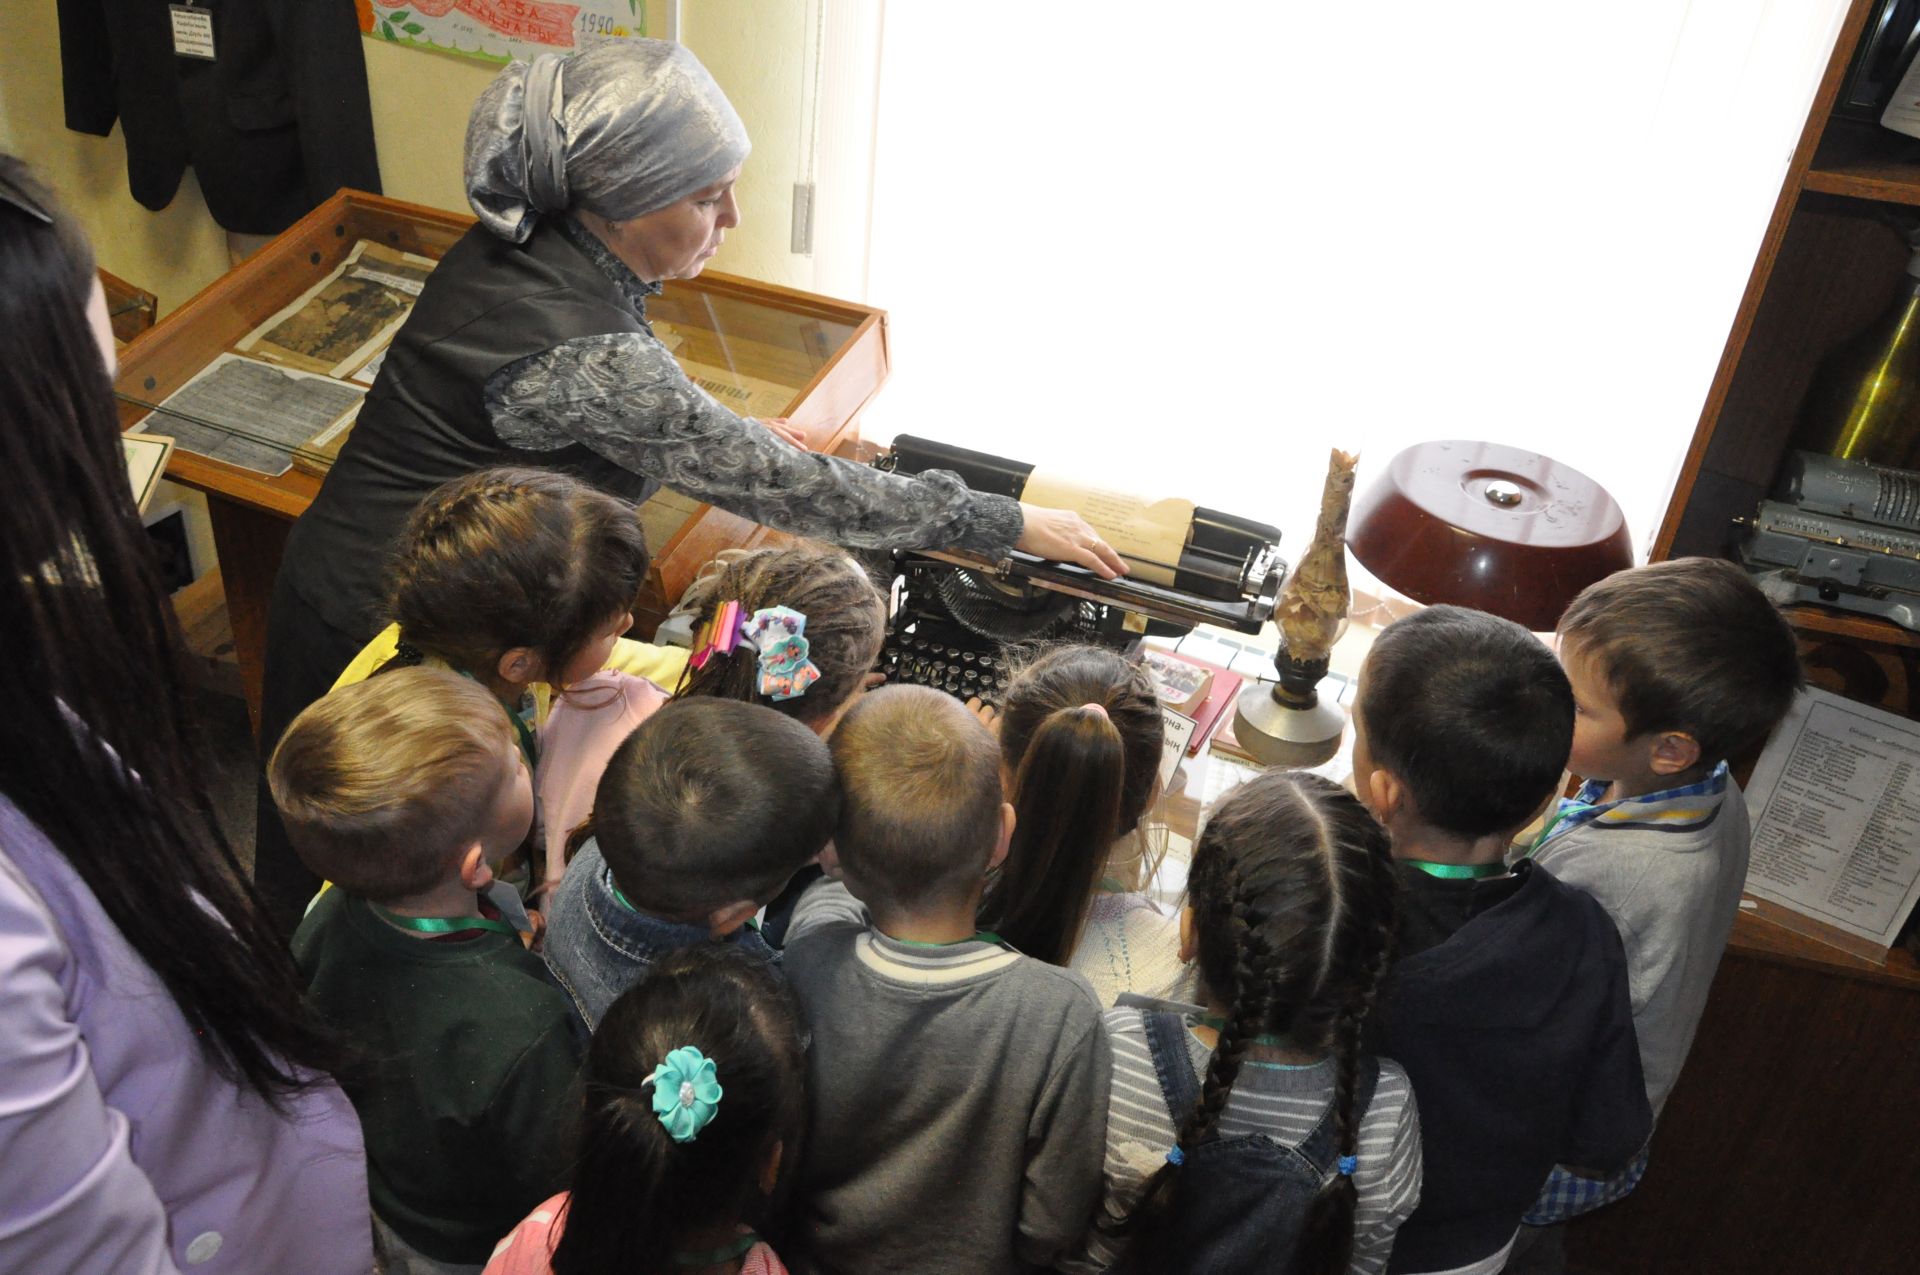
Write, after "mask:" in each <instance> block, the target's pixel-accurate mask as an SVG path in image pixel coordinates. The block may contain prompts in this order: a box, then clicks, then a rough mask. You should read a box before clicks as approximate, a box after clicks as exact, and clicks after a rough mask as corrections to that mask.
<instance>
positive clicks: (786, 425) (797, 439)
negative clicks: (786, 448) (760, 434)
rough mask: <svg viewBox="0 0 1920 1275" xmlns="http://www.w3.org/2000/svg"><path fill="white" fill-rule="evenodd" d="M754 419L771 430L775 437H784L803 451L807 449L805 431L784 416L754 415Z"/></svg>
mask: <svg viewBox="0 0 1920 1275" xmlns="http://www.w3.org/2000/svg"><path fill="white" fill-rule="evenodd" d="M754 419H755V420H757V421H759V422H760V423H761V424H762V425H765V426H766V427H767V428H768V429H770V430H772V431H773V436H774V437H775V438H779V439H784V440H785V441H787V442H789V443H792V444H793V445H794V446H795V447H798V448H799V449H800V450H801V451H803V452H804V451H806V450H807V431H806V430H804V429H802V428H801V427H800V426H798V425H795V424H794V423H793V422H792V421H790V420H788V419H787V418H786V417H784V416H756V417H755V418H754Z"/></svg>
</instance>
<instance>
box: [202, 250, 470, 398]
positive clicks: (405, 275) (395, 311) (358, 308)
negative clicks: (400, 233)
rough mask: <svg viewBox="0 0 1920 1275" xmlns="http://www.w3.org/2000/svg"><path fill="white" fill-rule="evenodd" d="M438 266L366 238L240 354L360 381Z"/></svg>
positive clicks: (253, 336)
mask: <svg viewBox="0 0 1920 1275" xmlns="http://www.w3.org/2000/svg"><path fill="white" fill-rule="evenodd" d="M433 267H434V262H433V260H432V259H431V258H429V257H421V256H416V255H414V254H413V253H409V252H398V251H396V250H394V249H392V248H383V247H381V246H380V245H379V244H377V243H371V242H368V241H367V240H364V239H363V240H361V241H360V242H359V243H356V244H355V245H354V246H353V251H352V252H350V253H348V254H347V259H346V260H345V261H343V262H341V263H340V267H339V269H337V270H335V271H334V272H333V273H332V274H330V275H328V276H327V277H326V278H324V279H322V280H321V281H320V282H318V283H316V284H314V285H313V287H311V288H309V289H307V290H306V291H305V292H303V293H301V294H300V296H298V297H297V298H295V299H294V301H293V302H292V303H291V304H290V305H288V306H287V307H286V308H284V309H282V310H281V311H280V312H279V313H277V314H275V315H274V316H273V317H272V318H270V319H268V320H267V321H266V322H265V323H262V324H261V325H260V326H259V327H257V328H255V329H254V330H253V331H252V332H249V333H248V334H247V335H246V337H245V338H244V339H243V340H242V341H241V342H240V344H239V347H238V348H239V349H240V350H241V351H243V352H244V353H247V354H252V355H255V356H257V357H259V358H263V359H267V360H269V361H271V362H274V363H280V364H284V365H285V366H287V367H292V368H298V369H299V370H300V371H302V372H318V373H320V374H321V375H323V376H334V377H342V378H345V377H352V378H353V379H355V380H361V377H360V375H359V373H360V372H361V371H362V370H363V369H364V368H366V367H367V366H368V365H370V364H377V362H378V361H379V360H380V359H381V358H383V357H384V356H385V354H386V349H387V346H388V344H389V343H390V342H391V341H392V340H393V335H394V333H396V332H398V331H399V330H400V325H401V324H402V323H405V322H406V319H407V316H408V315H409V314H411V313H412V312H413V303H414V299H415V298H416V297H418V296H419V295H420V289H421V288H422V287H423V286H425V284H426V281H427V276H428V275H430V274H432V273H433ZM375 370H376V371H377V370H378V369H377V367H376V368H375ZM372 380H373V378H372V377H371V376H369V377H366V378H365V380H364V382H363V383H364V384H369V385H370V384H372Z"/></svg>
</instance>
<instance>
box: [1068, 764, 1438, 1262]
mask: <svg viewBox="0 0 1920 1275" xmlns="http://www.w3.org/2000/svg"><path fill="white" fill-rule="evenodd" d="M1394 905H1395V876H1394V871H1393V867H1392V864H1391V862H1390V860H1389V859H1388V855H1387V836H1386V833H1385V831H1383V830H1382V829H1381V827H1380V826H1379V824H1377V823H1375V822H1374V820H1373V818H1372V816H1370V815H1369V814H1368V813H1367V812H1366V810H1365V809H1364V808H1363V807H1362V806H1361V805H1360V803H1359V802H1358V801H1356V800H1355V799H1354V798H1353V797H1352V796H1351V795H1349V794H1348V793H1347V792H1345V791H1344V790H1343V789H1341V788H1339V787H1338V786H1337V785H1335V784H1332V783H1329V782H1327V781H1326V780H1323V779H1320V778H1318V777H1316V776H1313V775H1307V774H1299V773H1290V772H1284V771H1269V772H1267V773H1265V774H1263V775H1261V776H1260V777H1259V778H1257V779H1255V780H1253V781H1251V782H1249V783H1247V784H1245V785H1243V786H1242V787H1240V788H1238V789H1235V790H1234V792H1233V793H1232V794H1231V795H1229V796H1228V797H1227V798H1226V799H1225V800H1224V801H1223V802H1222V803H1221V804H1220V806H1219V807H1218V809H1217V810H1216V811H1215V812H1214V814H1213V817H1212V818H1211V819H1210V820H1209V821H1208V823H1207V826H1206V829H1205V831H1204V832H1203V833H1202V835H1201V837H1200V840H1199V842H1198V844H1197V845H1196V846H1195V847H1194V854H1193V867H1192V873H1191V876H1190V878H1189V894H1188V906H1187V907H1186V909H1185V910H1184V911H1183V912H1182V914H1181V955H1182V957H1183V958H1185V959H1188V960H1193V961H1195V962H1196V964H1197V972H1198V975H1199V991H1200V999H1201V1001H1202V1002H1203V1003H1204V1004H1205V1005H1206V1006H1207V1012H1206V1013H1205V1014H1198V1015H1196V1014H1182V1013H1180V1012H1177V1011H1174V1010H1167V1009H1158V1008H1154V1007H1151V1006H1134V1007H1128V1006H1127V1005H1126V1003H1125V1002H1123V1006H1122V1007H1121V1008H1118V1009H1115V1010H1112V1011H1111V1012H1109V1013H1108V1014H1107V1018H1106V1026H1107V1031H1108V1035H1109V1038H1110V1039H1111V1041H1112V1045H1113V1061H1114V1077H1113V1090H1112V1092H1113V1097H1112V1105H1111V1107H1110V1109H1109V1115H1108V1126H1107V1154H1106V1168H1105V1174H1106V1198H1105V1203H1104V1207H1103V1210H1102V1216H1101V1218H1100V1219H1099V1221H1098V1224H1097V1225H1096V1228H1095V1230H1094V1233H1093V1235H1092V1236H1091V1238H1090V1241H1089V1252H1088V1254H1087V1258H1088V1261H1087V1268H1088V1269H1098V1268H1100V1267H1103V1266H1108V1265H1113V1266H1116V1267H1117V1268H1119V1269H1124V1270H1129V1271H1168V1270H1207V1271H1220V1272H1227V1271H1254V1270H1259V1271H1265V1272H1271V1271H1287V1272H1302V1273H1310V1275H1334V1273H1335V1272H1341V1271H1348V1270H1352V1271H1362V1272H1375V1271H1379V1270H1382V1269H1383V1268H1384V1267H1385V1265H1386V1261H1387V1256H1388V1254H1389V1252H1390V1251H1391V1249H1392V1246H1393V1236H1394V1232H1395V1230H1396V1229H1398V1227H1399V1225H1400V1223H1401V1222H1402V1221H1403V1220H1404V1219H1405V1218H1406V1217H1407V1215H1408V1214H1409V1213H1411V1212H1412V1211H1413V1209H1414V1207H1415V1205H1417V1204H1418V1203H1419V1198H1420V1126H1419V1118H1418V1115H1417V1114H1416V1111H1415V1107H1414V1101H1413V1092H1412V1089H1411V1087H1410V1086H1409V1084H1408V1082H1407V1078H1406V1074H1405V1073H1404V1072H1403V1071H1401V1070H1400V1068H1399V1067H1398V1066H1397V1065H1396V1064H1394V1063H1393V1062H1391V1061H1387V1060H1384V1059H1374V1058H1371V1057H1368V1056H1366V1055H1364V1054H1362V1053H1361V1050H1360V1043H1359V1042H1360V1030H1361V1026H1362V1024H1363V1023H1364V1022H1365V1020H1366V1016H1367V1012H1368V1010H1369V1009H1370V1008H1371V1006H1372V1004H1373V1000H1374V993H1375V989H1376V988H1377V986H1378V984H1379V981H1380V977H1381V975H1382V973H1383V972H1384V971H1385V969H1386V966H1387V957H1388V947H1389V943H1390V940H1391V936H1392V934H1393V928H1394ZM1129 999H1131V998H1129Z"/></svg>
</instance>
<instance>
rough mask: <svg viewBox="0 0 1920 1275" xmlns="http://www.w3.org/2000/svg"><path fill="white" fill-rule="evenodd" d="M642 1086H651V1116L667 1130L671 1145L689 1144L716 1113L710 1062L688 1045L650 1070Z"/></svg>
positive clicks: (716, 1084) (717, 1085) (713, 1072)
mask: <svg viewBox="0 0 1920 1275" xmlns="http://www.w3.org/2000/svg"><path fill="white" fill-rule="evenodd" d="M644 1083H645V1084H650V1085H652V1086H653V1114H654V1115H656V1116H659V1117H660V1123H661V1124H663V1125H665V1126H667V1132H668V1133H670V1134H672V1135H673V1140H674V1141H675V1142H692V1141H693V1140H694V1139H695V1138H697V1137H699V1136H700V1131H701V1130H702V1129H704V1128H706V1127H707V1124H708V1122H710V1121H711V1120H712V1119H713V1116H714V1113H715V1112H717V1111H719V1110H720V1096H721V1094H722V1093H724V1092H725V1091H724V1090H722V1089H721V1088H720V1082H719V1080H718V1079H717V1071H716V1069H715V1067H714V1065H713V1059H711V1058H708V1057H707V1056H706V1055H704V1054H702V1053H701V1052H700V1051H699V1050H698V1049H695V1048H694V1047H693V1046H692V1045H683V1046H681V1047H680V1048H679V1049H676V1050H673V1051H672V1052H670V1053H669V1054H668V1055H667V1060H666V1061H665V1062H663V1063H661V1064H660V1065H659V1066H658V1067H655V1068H654V1069H653V1075H651V1076H649V1077H647V1079H646V1081H645V1082H644Z"/></svg>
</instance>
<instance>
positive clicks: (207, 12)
mask: <svg viewBox="0 0 1920 1275" xmlns="http://www.w3.org/2000/svg"><path fill="white" fill-rule="evenodd" d="M167 11H168V13H169V14H171V15H172V17H173V52H174V56H175V57H182V58H199V59H201V60H202V61H205V62H211V61H213V11H212V10H211V9H199V8H195V7H194V5H193V4H191V3H188V4H170V5H168V6H167Z"/></svg>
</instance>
